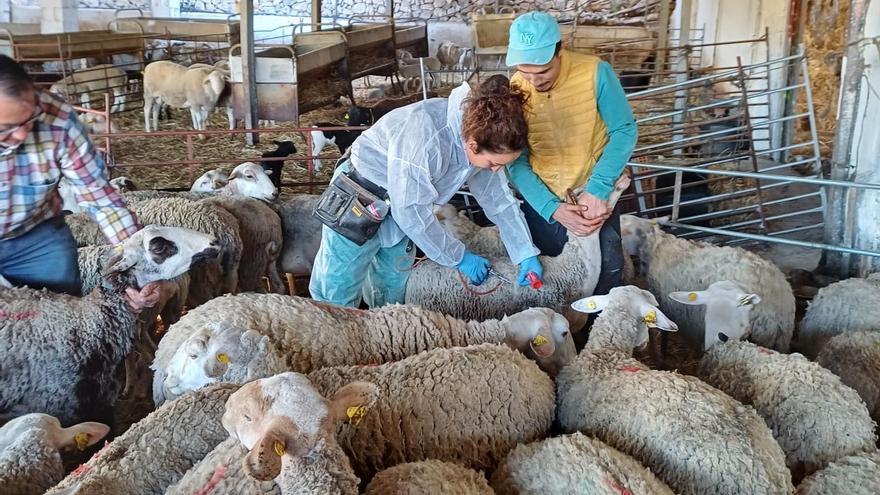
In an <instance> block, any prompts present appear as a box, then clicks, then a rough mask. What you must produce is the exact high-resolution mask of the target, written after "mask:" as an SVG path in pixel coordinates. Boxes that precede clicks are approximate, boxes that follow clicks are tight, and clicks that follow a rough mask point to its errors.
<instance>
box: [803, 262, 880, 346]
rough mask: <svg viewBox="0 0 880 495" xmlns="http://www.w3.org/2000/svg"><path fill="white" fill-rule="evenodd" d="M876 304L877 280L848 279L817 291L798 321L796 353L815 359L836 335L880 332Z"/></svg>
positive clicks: (879, 281) (879, 287)
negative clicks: (799, 321)
mask: <svg viewBox="0 0 880 495" xmlns="http://www.w3.org/2000/svg"><path fill="white" fill-rule="evenodd" d="M877 301H880V278H874V279H872V278H868V279H862V278H850V279H846V280H841V281H840V282H837V283H835V284H831V285H829V286H828V287H823V288H821V289H819V293H818V294H816V297H815V298H813V301H812V302H810V305H809V306H808V307H807V312H806V314H805V315H804V319H803V320H801V324H800V331H799V332H798V341H797V348H798V350H799V351H800V352H803V353H804V355H806V356H807V357H809V358H815V357H816V356H817V355H819V352H820V351H821V350H822V346H823V345H825V343H826V342H827V341H828V340H829V339H831V338H832V337H834V336H835V335H838V334H841V333H848V332H856V331H862V330H866V331H872V330H873V331H877V330H880V304H877Z"/></svg>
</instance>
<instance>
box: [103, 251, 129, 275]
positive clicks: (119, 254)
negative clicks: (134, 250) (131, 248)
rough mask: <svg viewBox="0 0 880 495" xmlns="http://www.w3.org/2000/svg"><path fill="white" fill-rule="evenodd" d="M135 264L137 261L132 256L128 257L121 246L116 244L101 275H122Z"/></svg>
mask: <svg viewBox="0 0 880 495" xmlns="http://www.w3.org/2000/svg"><path fill="white" fill-rule="evenodd" d="M135 263H137V260H135V259H134V256H131V255H128V254H127V253H126V252H125V248H124V247H123V246H122V244H117V245H116V246H114V247H113V253H112V254H111V255H110V258H109V260H108V261H107V268H105V269H104V272H103V273H102V275H103V276H105V277H106V276H107V275H110V274H113V273H122V272H124V271H126V270H128V269H130V268H131V267H133V266H134V265H135Z"/></svg>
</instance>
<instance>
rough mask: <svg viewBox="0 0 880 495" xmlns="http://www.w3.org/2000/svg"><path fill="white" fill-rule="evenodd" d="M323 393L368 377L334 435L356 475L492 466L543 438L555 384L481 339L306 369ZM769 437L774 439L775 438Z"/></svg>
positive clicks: (366, 476) (527, 363)
mask: <svg viewBox="0 0 880 495" xmlns="http://www.w3.org/2000/svg"><path fill="white" fill-rule="evenodd" d="M308 377H309V381H311V383H312V384H313V385H314V386H315V388H316V389H317V390H318V391H320V392H321V394H322V395H324V396H331V395H333V394H335V393H336V392H337V391H338V390H340V389H341V388H342V387H343V386H344V385H345V384H347V383H351V382H353V381H364V382H369V383H373V384H375V385H376V386H377V387H378V388H379V394H378V399H377V400H376V404H375V406H373V407H372V408H370V409H368V410H366V411H365V412H364V413H363V414H362V415H358V414H355V413H356V411H352V415H353V416H360V418H359V419H360V422H359V423H358V424H357V426H355V427H345V426H343V428H342V429H341V430H340V431H338V432H337V440H338V441H339V444H340V445H341V446H342V448H343V449H344V450H345V453H346V454H348V456H349V459H350V460H351V464H352V467H353V468H354V471H355V473H357V474H358V476H360V477H361V478H362V479H364V480H367V479H370V478H372V476H373V475H374V474H375V473H376V472H378V471H381V470H382V469H386V468H388V467H391V466H394V465H397V464H400V463H402V462H413V461H420V460H426V459H436V460H441V461H449V462H455V463H458V464H462V465H464V466H466V467H469V468H472V469H477V470H484V469H493V468H494V467H495V465H496V464H497V463H498V462H500V461H501V460H502V459H503V458H504V456H506V455H507V453H508V452H509V451H510V450H511V449H513V448H514V447H515V446H516V445H517V444H519V443H524V442H532V441H535V440H538V439H540V438H544V437H545V436H547V434H548V433H549V429H550V425H551V423H552V422H553V418H554V399H555V394H554V385H553V381H552V380H551V379H550V377H549V376H547V374H545V373H544V372H542V371H541V370H540V369H539V368H538V366H537V365H535V363H534V362H532V361H530V360H528V359H526V357H525V356H523V355H522V354H520V353H518V352H516V351H512V350H510V349H508V348H507V347H505V346H500V345H495V344H481V345H474V346H468V347H455V348H452V349H434V350H432V351H428V352H423V353H420V354H417V355H415V356H411V357H408V358H406V359H403V360H401V361H397V362H393V363H386V364H381V365H379V366H335V367H330V368H322V369H319V370H316V371H313V372H311V373H309V375H308ZM771 441H772V439H771Z"/></svg>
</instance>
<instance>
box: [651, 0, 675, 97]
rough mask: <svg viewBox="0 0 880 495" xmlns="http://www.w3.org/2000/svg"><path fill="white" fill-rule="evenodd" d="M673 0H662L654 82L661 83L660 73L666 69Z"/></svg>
mask: <svg viewBox="0 0 880 495" xmlns="http://www.w3.org/2000/svg"><path fill="white" fill-rule="evenodd" d="M671 3H672V0H660V19H659V21H660V23H659V24H658V25H657V58H656V59H654V74H655V76H654V84H659V80H660V76H659V74H660V73H661V72H663V71H665V70H666V69H665V67H666V56H667V50H666V49H667V48H669V12H670V8H671V7H670V4H671Z"/></svg>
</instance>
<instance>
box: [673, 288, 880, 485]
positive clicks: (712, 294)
mask: <svg viewBox="0 0 880 495" xmlns="http://www.w3.org/2000/svg"><path fill="white" fill-rule="evenodd" d="M669 298H670V299H672V300H674V301H678V302H680V303H683V304H692V305H704V306H706V317H705V318H706V321H705V327H706V328H707V329H711V334H712V335H717V337H718V340H717V341H715V342H709V341H707V346H708V348H707V350H706V353H705V354H704V355H703V358H702V359H701V360H700V365H699V369H698V371H697V376H699V377H700V378H701V379H702V380H703V381H705V382H706V383H708V384H709V385H712V386H713V387H716V388H718V389H719V390H721V391H723V392H724V393H726V394H727V395H729V396H731V397H733V398H734V399H736V400H738V401H740V402H742V403H743V404H748V405H751V406H753V407H754V408H755V409H756V410H757V412H758V414H760V415H761V417H763V418H764V421H765V422H766V423H767V426H769V427H770V429H771V430H772V431H773V436H774V437H775V438H776V441H777V442H779V446H780V447H782V450H783V452H785V456H786V463H787V465H788V467H789V470H790V471H791V472H792V477H793V478H794V480H795V482H797V481H798V480H800V479H801V478H803V477H804V476H805V475H807V474H810V473H812V472H814V471H816V470H818V469H822V467H824V466H825V465H827V464H828V463H829V462H831V461H834V460H836V459H839V458H841V457H844V456H847V455H850V454H855V453H858V452H862V451H867V450H872V449H873V448H874V443H875V442H876V441H877V438H876V436H875V435H874V428H875V426H876V425H875V423H874V422H873V421H872V420H871V416H870V415H869V414H868V410H867V409H866V408H865V404H864V402H862V400H861V399H860V398H859V396H858V394H857V393H856V392H855V391H854V390H853V389H851V388H849V387H847V386H846V385H844V384H843V383H842V382H841V381H840V379H839V378H838V377H837V376H835V375H834V374H833V373H831V372H830V371H828V370H826V369H825V368H822V367H821V366H819V365H818V364H816V363H812V362H810V361H807V360H806V359H805V358H804V357H803V356H801V355H799V354H792V355H787V354H779V353H777V352H775V351H772V350H769V349H767V348H764V347H758V346H756V345H755V344H752V343H749V342H740V341H739V339H741V338H744V337H746V336H747V335H748V324H749V313H750V312H751V311H753V309H752V308H754V307H755V305H756V304H758V303H760V299H759V298H758V297H757V296H756V295H755V294H750V293H748V291H747V290H746V289H745V287H743V286H742V285H740V284H738V283H736V282H732V281H729V280H723V281H720V282H715V283H713V284H711V285H710V286H709V287H708V288H706V290H704V291H686V292H673V293H671V294H669ZM709 333H710V332H709V331H707V336H708V334H709ZM707 340H708V339H707Z"/></svg>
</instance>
